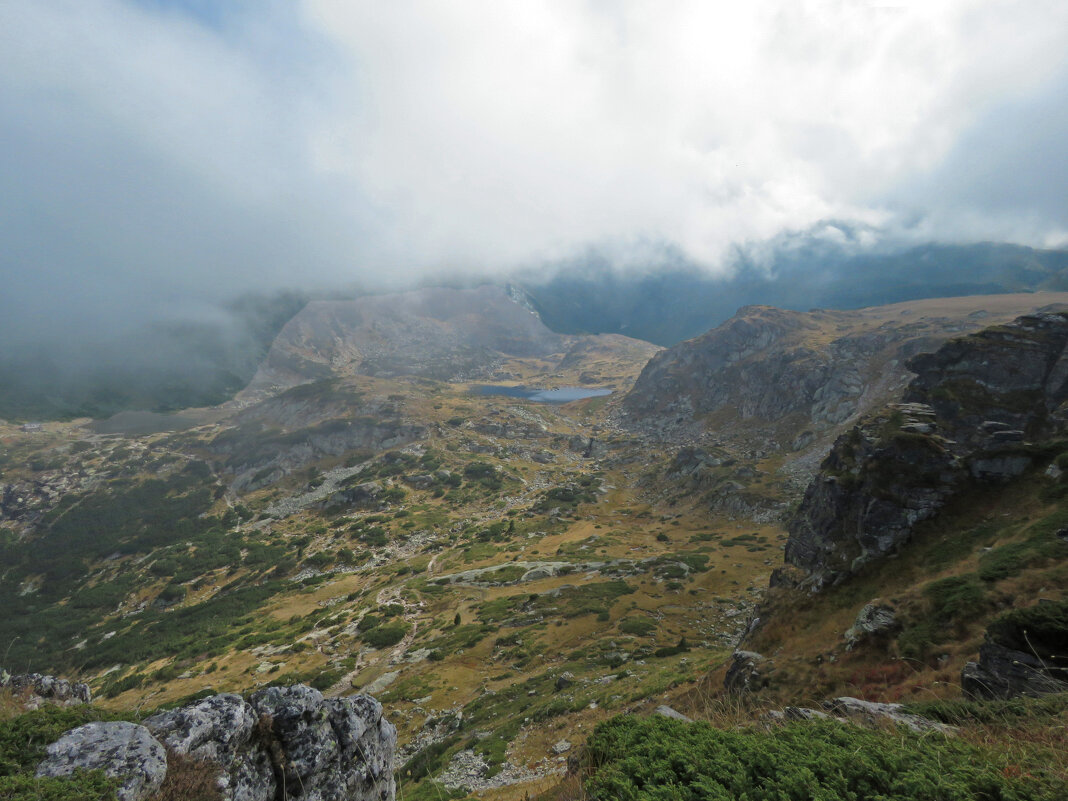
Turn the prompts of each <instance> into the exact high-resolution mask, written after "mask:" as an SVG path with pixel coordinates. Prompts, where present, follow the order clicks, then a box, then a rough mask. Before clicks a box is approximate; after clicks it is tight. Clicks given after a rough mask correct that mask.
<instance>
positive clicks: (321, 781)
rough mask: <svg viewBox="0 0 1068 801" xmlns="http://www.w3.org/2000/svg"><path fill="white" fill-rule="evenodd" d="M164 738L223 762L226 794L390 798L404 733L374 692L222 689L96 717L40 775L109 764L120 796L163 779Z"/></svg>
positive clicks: (60, 746) (324, 799) (230, 800)
mask: <svg viewBox="0 0 1068 801" xmlns="http://www.w3.org/2000/svg"><path fill="white" fill-rule="evenodd" d="M164 745H165V746H166V747H167V748H169V749H170V750H171V751H173V752H174V753H176V754H183V755H187V756H189V757H191V758H193V759H196V760H201V761H205V762H209V763H212V764H214V765H216V766H217V767H218V776H217V779H216V787H217V788H218V789H219V791H220V796H221V798H222V799H224V801H293V800H295V799H300V800H301V801H392V799H393V798H394V796H395V792H396V788H395V786H394V782H393V763H394V756H395V750H396V745H397V731H396V729H395V728H394V727H393V725H392V724H391V723H390V722H389V721H387V720H386V719H385V718H384V717H383V715H382V705H381V704H379V703H378V701H376V700H375V699H373V698H371V697H369V696H366V695H356V696H352V697H349V698H331V699H326V698H324V697H323V695H322V693H320V692H319V691H318V690H313V689H311V688H310V687H306V686H304V685H299V684H298V685H295V686H292V687H268V688H266V689H264V690H261V691H260V692H258V693H256V694H255V695H253V696H252V698H251V699H250V700H249V701H246V700H245V699H243V698H242V697H241V696H239V695H232V694H222V695H215V696H212V697H210V698H205V699H203V700H201V701H196V702H194V703H192V704H188V705H187V706H184V707H181V708H179V709H174V710H171V711H168V712H161V713H159V714H157V715H153V716H152V717H150V718H148V719H147V720H146V721H145V725H144V726H137V725H135V724H133V723H90V724H88V725H87V726H82V727H81V728H79V729H74V730H72V731H70V732H68V733H67V734H65V735H64V736H63V738H62V739H60V740H59V741H58V742H57V743H55V744H53V745H51V746H49V749H48V754H49V758H48V759H46V760H45V761H44V762H42V763H41V766H40V767H39V768H38V775H41V776H58V775H67V774H69V773H71V772H73V771H74V770H78V769H85V770H92V769H94V768H102V769H104V770H105V772H107V774H108V775H109V776H118V777H120V778H122V779H123V781H124V784H123V788H124V789H123V791H122V793H121V794H120V799H121V801H138V800H139V799H141V798H144V797H146V796H148V795H150V794H151V793H153V792H155V790H156V789H157V788H158V787H159V786H160V784H162V782H163V779H164V776H165V774H166V769H167V760H166V751H165V749H164Z"/></svg>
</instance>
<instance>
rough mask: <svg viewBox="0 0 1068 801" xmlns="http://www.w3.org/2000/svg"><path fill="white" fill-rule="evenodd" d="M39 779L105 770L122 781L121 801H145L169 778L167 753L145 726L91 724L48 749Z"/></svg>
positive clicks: (120, 789) (74, 730) (40, 768)
mask: <svg viewBox="0 0 1068 801" xmlns="http://www.w3.org/2000/svg"><path fill="white" fill-rule="evenodd" d="M47 754H48V756H47V757H45V759H44V761H42V762H41V764H40V765H38V766H37V775H38V776H49V777H58V776H70V775H72V774H73V773H74V772H75V771H79V770H103V771H104V773H105V774H107V775H108V776H111V777H112V778H116V779H119V780H121V781H122V785H121V786H120V787H119V790H118V798H119V801H141V799H143V798H147V797H148V796H150V795H152V793H154V792H156V790H158V789H159V788H160V785H162V784H163V779H164V777H165V776H166V774H167V752H166V750H165V749H164V748H163V746H162V745H161V744H160V743H159V741H157V740H156V739H155V738H154V737H153V736H152V734H151V733H150V732H149V730H148V729H146V728H145V727H144V726H138V725H137V724H136V723H125V722H121V721H116V722H107V723H87V724H85V725H84V726H79V727H78V728H76V729H71V730H70V731H69V732H67V733H66V734H64V735H63V736H62V737H61V738H60V739H59V740H57V741H56V742H54V743H52V744H51V745H50V746H48V750H47Z"/></svg>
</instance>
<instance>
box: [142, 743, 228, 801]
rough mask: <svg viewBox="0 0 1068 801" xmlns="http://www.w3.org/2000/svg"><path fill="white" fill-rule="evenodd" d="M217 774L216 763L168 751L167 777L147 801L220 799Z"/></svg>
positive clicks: (220, 800) (219, 800) (218, 800)
mask: <svg viewBox="0 0 1068 801" xmlns="http://www.w3.org/2000/svg"><path fill="white" fill-rule="evenodd" d="M218 776H219V766H218V765H215V764H213V763H211V762H208V761H206V760H202V759H194V758H193V757H190V756H187V755H185V754H177V753H175V752H174V751H168V752H167V777H166V778H165V779H164V780H163V786H162V787H160V788H159V790H158V791H157V792H156V794H155V795H153V796H151V797H150V798H149V801H222V793H221V792H219V788H218V787H217V786H216V780H217V779H218Z"/></svg>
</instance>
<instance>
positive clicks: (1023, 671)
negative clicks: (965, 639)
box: [960, 642, 1068, 699]
mask: <svg viewBox="0 0 1068 801" xmlns="http://www.w3.org/2000/svg"><path fill="white" fill-rule="evenodd" d="M960 684H961V689H962V690H963V691H964V693H965V694H966V695H970V696H972V697H973V698H1002V699H1004V698H1015V697H1017V696H1020V695H1026V696H1030V697H1033V698H1034V697H1038V696H1041V695H1051V694H1053V693H1063V692H1068V681H1061V680H1059V679H1057V678H1055V677H1054V676H1052V675H1050V672H1049V665H1047V664H1046V663H1045V662H1044V661H1043V660H1041V659H1039V658H1038V657H1037V656H1035V655H1034V654H1029V653H1026V652H1024V651H1016V650H1013V649H1011V648H1006V647H1005V646H1003V645H999V644H997V643H994V642H987V643H983V645H982V646H980V648H979V661H978V662H969V663H968V664H966V665H965V666H964V668H963V670H961V673H960Z"/></svg>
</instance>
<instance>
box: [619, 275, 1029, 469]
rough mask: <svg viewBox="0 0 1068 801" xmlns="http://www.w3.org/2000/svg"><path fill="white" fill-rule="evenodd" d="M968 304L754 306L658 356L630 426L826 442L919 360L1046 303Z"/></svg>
mask: <svg viewBox="0 0 1068 801" xmlns="http://www.w3.org/2000/svg"><path fill="white" fill-rule="evenodd" d="M962 300H963V299H960V300H955V301H946V302H945V303H944V304H942V305H938V304H935V303H932V302H930V301H928V302H920V303H901V304H894V305H890V306H883V307H875V308H871V309H860V310H857V311H827V310H815V311H811V312H807V313H803V312H794V311H785V310H782V309H776V308H772V307H769V306H746V307H743V308H741V309H739V310H738V313H737V314H736V315H735V316H734V317H732V318H731V319H730V320H728V321H727V322H725V323H723V324H722V325H720V326H719V327H718V328H715V329H713V330H711V331H709V332H708V333H706V334H703V335H701V336H699V337H696V338H694V339H691V340H688V341H686V342H680V343H679V344H677V345H674V346H672V347H670V348H668V349H667V350H664V351H661V352H660V353H658V354H656V355H655V356H654V357H653V358H652V359H651V360H650V361H649V363H648V364H647V365H646V366H645V369H643V370H642V373H641V375H640V376H639V378H638V380H637V381H636V383H635V385H634V387H633V389H632V390H631V391H630V392H629V393H628V394H627V395H626V396H625V398H624V400H623V404H622V410H623V414H622V416H621V418H620V420H619V422H620V423H621V424H623V425H625V426H627V427H629V428H632V429H637V430H646V431H648V432H649V433H650V434H656V435H658V436H671V435H673V434H675V435H678V436H679V437H680V438H687V439H688V438H689V437H691V436H694V435H699V434H700V433H701V431H702V429H703V428H705V427H707V428H708V430H709V431H713V430H714V431H715V433H716V435H717V436H721V437H724V438H726V439H727V440H733V441H736V442H744V441H747V440H748V439H749V438H754V439H753V441H757V440H762V441H773V442H774V443H776V444H777V446H778V447H779V448H782V449H790V450H799V449H805V448H808V447H809V446H810V445H812V444H813V443H817V444H818V443H825V442H826V440H827V438H829V437H831V436H833V435H834V434H835V433H839V432H840V431H841V430H842V426H844V425H846V424H848V423H850V422H852V421H855V420H857V419H859V418H860V417H862V416H863V415H865V414H867V413H870V412H872V411H874V410H877V409H879V408H881V407H882V406H883V405H884V404H885V403H887V402H888V401H890V400H893V399H894V398H898V397H900V393H901V392H902V390H903V389H904V388H905V386H906V384H907V383H908V382H909V380H910V378H911V376H910V373H909V370H908V369H906V362H907V360H908V359H910V358H912V357H913V356H915V355H916V354H918V353H922V352H928V351H932V350H935V349H936V348H937V347H938V346H939V345H940V344H941V343H943V342H945V341H946V340H947V339H949V338H950V337H954V336H958V335H960V334H961V333H967V332H971V331H978V330H979V329H980V328H982V327H983V326H988V325H991V324H993V323H1008V322H1009V321H1011V320H1012V319H1013V318H1015V317H1017V316H1018V315H1020V314H1026V313H1029V312H1032V311H1034V310H1035V309H1038V308H1039V307H1041V306H1042V299H1040V298H1039V297H1036V296H1034V295H1032V296H1026V295H1016V296H1001V297H997V298H993V297H991V298H983V299H975V300H974V301H973V303H974V304H989V305H988V306H987V307H986V308H987V309H988V311H987V312H984V313H983V314H979V315H977V314H975V312H976V310H977V309H976V305H973V304H972V303H967V302H962ZM1045 302H1047V303H1048V300H1046V301H1045ZM995 309H996V310H995ZM735 428H736V430H734V429H735ZM822 447H825V445H823V446H822Z"/></svg>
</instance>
